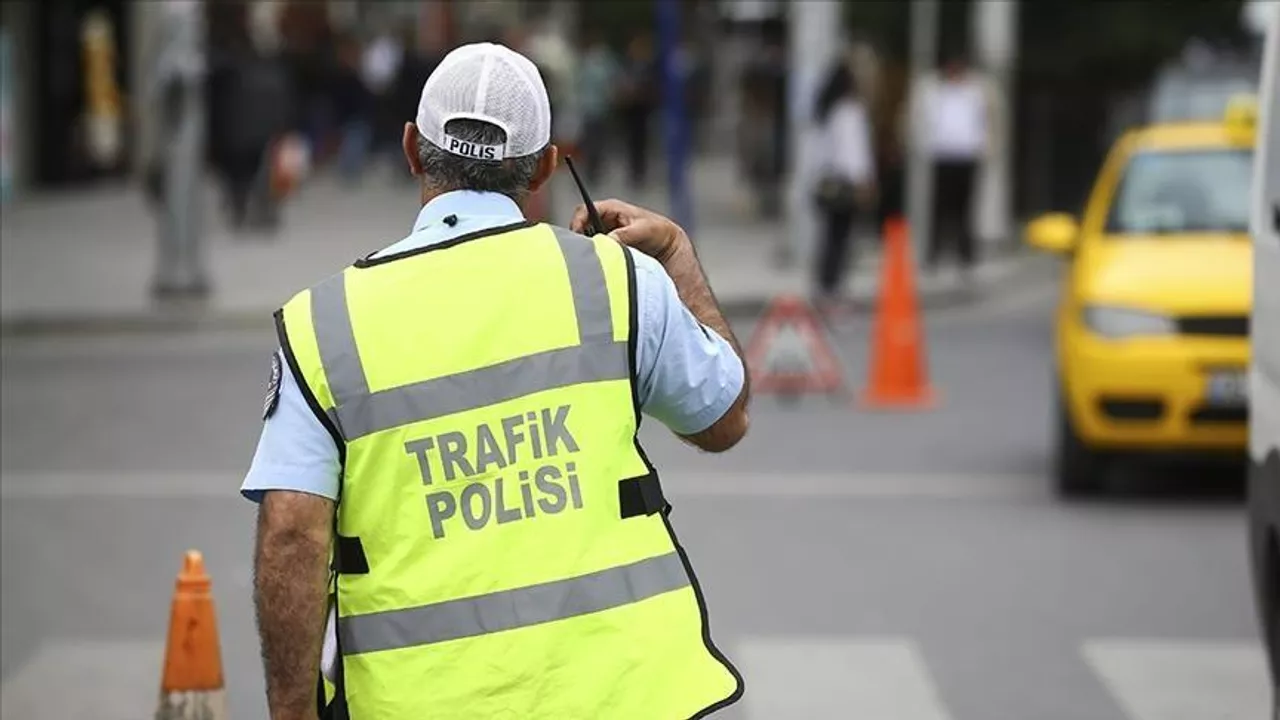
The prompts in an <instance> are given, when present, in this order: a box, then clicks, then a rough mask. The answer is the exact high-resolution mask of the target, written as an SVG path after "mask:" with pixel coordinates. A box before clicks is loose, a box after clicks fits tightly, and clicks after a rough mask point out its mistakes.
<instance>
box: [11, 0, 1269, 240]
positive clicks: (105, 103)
mask: <svg viewBox="0 0 1280 720" xmlns="http://www.w3.org/2000/svg"><path fill="white" fill-rule="evenodd" d="M678 4H679V6H680V8H681V11H682V13H683V18H682V20H683V22H682V27H681V33H682V37H683V40H682V42H681V44H680V48H679V65H680V67H681V69H682V72H684V73H685V80H686V87H685V95H686V99H687V101H686V103H685V108H686V109H687V112H688V116H689V120H690V123H691V128H692V137H693V143H692V147H693V148H694V150H695V151H696V153H699V154H736V155H738V156H739V158H740V160H741V162H742V167H743V168H744V170H745V172H744V173H743V174H742V177H743V179H744V180H745V181H746V184H747V185H749V189H750V190H751V191H753V192H754V193H755V194H756V197H757V202H756V203H755V204H756V206H757V207H758V208H759V210H760V211H761V213H763V214H764V215H772V214H775V213H776V212H777V211H778V209H779V207H780V205H781V203H780V201H779V193H780V187H781V185H780V183H781V179H782V178H783V176H784V175H785V173H786V172H787V171H788V169H789V165H790V164H789V162H788V158H789V157H792V156H793V155H792V154H791V153H789V152H788V148H787V138H788V129H787V127H786V126H787V124H788V118H789V117H791V116H789V114H788V97H791V98H792V100H793V101H794V96H788V90H787V80H788V78H789V77H790V76H791V73H792V71H793V70H794V68H792V67H790V66H791V65H793V64H794V58H795V57H797V56H796V55H794V54H789V50H788V43H789V42H790V41H791V39H792V38H793V35H790V34H789V25H790V24H791V23H793V22H794V21H795V19H796V17H797V13H798V12H800V10H799V8H801V6H802V5H803V4H800V3H791V4H789V3H786V2H780V1H777V0H739V1H738V2H733V1H732V0H680V2H679V3H678ZM818 4H821V3H818ZM838 4H839V5H840V7H839V10H838V13H839V16H840V17H841V19H842V24H843V28H831V33H832V43H836V42H842V43H853V47H854V48H855V49H856V50H857V52H858V57H860V58H861V59H860V60H859V61H858V62H857V63H856V64H857V65H858V67H859V68H860V72H861V74H862V79H863V81H864V82H863V84H864V85H865V86H866V87H867V88H868V89H869V90H871V92H870V93H869V95H871V96H872V97H873V103H872V104H873V108H874V117H875V128H874V129H875V143H876V146H877V155H878V157H880V158H881V159H882V161H883V162H882V163H881V172H882V173H885V174H887V175H889V177H888V178H887V179H888V180H889V185H890V186H893V185H895V184H897V183H900V178H899V177H898V175H896V174H895V172H896V170H897V169H898V167H899V164H900V160H901V156H902V153H903V141H902V138H901V137H899V135H900V127H901V124H900V116H901V113H902V109H903V103H904V102H905V100H904V98H906V97H907V94H908V93H907V84H908V78H909V77H910V70H911V67H910V60H911V58H910V55H909V53H910V47H909V44H910V43H909V38H910V27H911V23H912V22H913V8H919V7H921V3H911V2H890V1H888V0H886V1H883V2H881V1H863V0H859V1H857V2H854V1H852V0H847V1H845V2H842V3H838ZM999 4H1006V5H1011V6H1013V10H1011V11H1008V12H1000V11H997V12H992V11H991V10H990V8H988V9H986V10H983V9H982V8H981V7H980V6H981V5H982V3H979V2H977V0H954V1H953V0H948V1H947V2H943V3H940V5H939V8H940V9H939V12H940V16H939V22H938V27H939V28H940V32H939V34H938V36H937V38H936V43H937V48H948V47H965V48H968V49H969V50H970V51H971V52H970V55H971V56H972V58H973V59H974V60H975V62H976V63H977V65H978V66H979V67H983V66H988V69H991V70H998V71H999V72H998V73H997V75H998V77H996V80H997V83H998V85H999V86H1000V89H1001V91H1002V93H1003V96H1004V98H1005V99H1006V100H1007V101H1008V103H1009V106H1008V117H1009V119H1010V125H1009V128H1008V139H1009V141H1010V142H1009V143H1008V147H1007V148H1006V150H1007V152H1008V157H1007V158H1006V160H1007V161H1008V162H1009V163H1010V167H1011V172H1012V178H1011V182H1010V185H1011V187H1012V204H1013V207H1012V212H1013V213H1014V214H1015V215H1017V216H1026V215H1028V214H1030V213H1032V212H1035V211H1038V210H1043V209H1048V208H1053V207H1059V208H1062V207H1074V206H1075V205H1078V203H1079V201H1080V199H1081V197H1082V195H1083V193H1084V191H1085V189H1086V187H1087V185H1088V183H1089V181H1090V180H1091V178H1092V177H1093V172H1094V170H1095V169H1096V167H1097V165H1098V162H1099V160H1100V157H1101V155H1102V154H1103V153H1104V151H1105V149H1106V147H1107V146H1108V144H1109V143H1110V141H1111V140H1112V139H1113V137H1114V136H1115V134H1116V133H1117V132H1119V131H1120V130H1121V129H1122V128H1124V127H1126V126H1129V125H1131V124H1133V123H1135V122H1141V121H1144V120H1145V119H1148V118H1153V117H1162V116H1165V115H1168V114H1171V113H1173V114H1192V115H1193V114H1203V113H1208V114H1213V113H1214V112H1215V108H1216V107H1217V106H1218V105H1220V104H1221V102H1222V98H1224V97H1225V96H1227V95H1230V94H1231V93H1232V92H1235V91H1236V90H1238V89H1240V88H1247V87H1252V86H1253V85H1252V84H1253V83H1255V82H1256V77H1255V76H1256V52H1257V48H1256V47H1255V41H1254V40H1253V39H1252V37H1253V36H1252V35H1251V34H1250V33H1249V32H1248V19H1249V17H1250V12H1251V11H1250V10H1248V9H1247V7H1246V6H1248V5H1249V3H1246V2H1243V1H1242V0H1220V1H1218V2H1212V3H1150V2H1141V1H1139V0H1115V1H1113V2H1105V3H1079V2H1074V1H1073V0H1037V2H1034V3H1030V2H1010V3H990V4H989V5H999ZM200 5H202V7H203V13H204V15H205V19H206V29H207V38H208V47H207V52H208V56H209V58H210V59H211V63H212V64H217V62H218V61H219V59H220V58H221V59H223V60H226V61H227V62H237V60H235V56H236V53H240V52H242V51H243V52H248V51H249V50H250V49H252V51H253V52H254V53H257V55H258V56H261V57H265V58H268V59H272V60H275V61H278V62H280V63H282V64H283V66H285V67H287V68H288V69H289V78H290V82H291V83H292V85H293V87H292V97H293V102H294V105H295V107H294V108H293V110H294V113H293V115H292V117H293V121H294V122H295V123H297V124H298V125H299V126H300V127H301V126H305V129H306V131H307V132H308V135H309V137H310V138H311V139H312V140H313V141H314V142H315V143H316V145H315V150H316V151H317V159H319V160H320V161H321V162H322V163H323V162H324V161H327V160H328V159H332V160H334V161H335V162H336V161H337V158H338V157H339V155H340V148H342V147H343V145H344V143H343V137H344V133H345V132H346V131H347V130H352V131H353V132H360V133H362V134H361V135H360V137H363V133H364V132H365V130H366V129H365V127H364V126H363V125H360V126H358V127H357V126H356V125H354V124H353V123H354V121H353V122H351V123H349V122H347V121H348V120H352V119H353V118H356V119H360V120H361V122H363V120H364V119H369V122H370V123H371V124H370V125H369V129H370V131H371V130H372V128H374V127H380V128H383V132H386V130H385V128H386V122H388V121H389V120H388V118H396V119H397V120H398V119H399V118H407V117H409V116H410V115H411V108H412V105H411V103H412V102H413V99H414V98H415V96H416V90H415V85H420V78H424V77H425V75H426V74H427V73H429V71H430V68H431V63H432V61H433V58H438V57H439V56H441V55H442V54H443V53H444V52H446V51H447V50H448V49H449V48H450V47H451V46H453V45H455V44H457V43H459V42H464V41H467V40H472V39H477V38H505V39H508V40H511V39H512V38H513V37H514V36H513V35H512V34H511V31H512V30H514V29H518V28H522V27H529V25H528V23H529V22H530V21H531V19H536V18H546V19H548V24H549V25H550V26H551V27H553V28H554V29H555V31H556V32H559V33H561V34H562V35H563V38H564V39H565V40H566V41H567V43H568V46H569V47H571V48H582V47H584V42H585V39H586V37H587V31H588V30H590V31H591V34H592V35H594V36H597V37H599V38H601V39H602V40H603V41H604V42H605V43H607V45H608V46H609V47H610V48H611V49H612V50H613V51H614V56H615V57H616V59H617V60H618V62H619V63H620V65H621V66H622V67H623V68H624V69H625V67H626V66H627V65H628V64H630V65H631V66H632V67H633V69H635V67H638V66H636V63H639V62H642V59H640V58H637V57H631V58H630V59H629V60H630V63H628V62H627V61H628V57H627V52H628V48H629V47H632V48H634V47H635V46H634V45H633V44H632V43H633V41H635V40H636V39H637V36H641V35H644V36H652V34H653V32H654V31H655V27H654V22H655V17H656V15H655V10H654V6H653V2H652V1H648V2H625V3H605V2H590V1H588V0H526V1H524V2H520V1H517V0H483V1H470V2H462V1H459V0H422V1H411V0H410V1H388V0H327V2H316V1H311V0H203V2H201V3H200ZM163 6H164V3H161V2H129V1H128V0H65V1H60V2H5V3H2V4H0V37H2V38H3V39H0V48H2V52H3V55H4V57H5V58H6V61H5V63H4V66H3V67H4V72H5V73H6V76H5V78H4V82H3V88H4V92H3V96H2V98H3V99H2V100H0V102H2V103H3V105H2V107H3V117H4V121H3V141H2V142H3V145H2V147H3V153H2V156H3V175H4V178H5V184H6V186H8V187H7V189H9V190H11V191H12V192H24V191H28V190H31V189H37V190H38V189H47V188H59V187H73V186H81V185H84V184H86V183H94V182H100V181H103V180H104V179H109V180H113V181H114V180H118V179H121V178H128V177H131V176H139V175H140V174H141V173H142V171H143V166H144V165H145V162H146V161H145V158H146V157H148V152H149V150H150V144H151V143H152V142H153V141H154V138H155V136H156V128H155V127H154V119H152V118H151V117H150V116H149V113H147V112H145V109H146V102H147V101H146V97H145V93H144V92H142V89H143V88H144V87H145V78H146V76H147V73H148V71H149V69H150V67H151V63H152V62H153V61H152V60H151V55H150V53H151V51H152V48H151V47H150V45H151V44H152V41H151V36H152V35H153V34H154V31H155V28H156V26H157V20H156V19H157V17H158V16H159V15H160V13H161V10H162V8H163ZM1009 17H1012V18H1016V20H1015V21H1014V22H1013V23H1012V24H1011V25H1009V27H1007V28H1006V29H1005V30H1000V29H999V28H998V27H997V25H999V24H1000V23H1002V22H1005V20H1006V19H1007V18H1009ZM993 28H994V29H995V32H994V34H993V32H992V30H993ZM241 39H244V40H245V41H246V42H244V43H241V42H240V41H241ZM1006 41H1008V42H1006ZM374 43H378V45H379V47H380V50H379V51H378V52H377V53H374V52H373V51H372V50H371V49H370V45H372V44H374ZM1006 45H1007V47H1005V46H1006ZM846 46H847V45H846ZM833 47H834V45H833ZM237 48H239V49H237ZM366 50H370V52H368V53H366V52H365V51H366ZM993 51H998V55H999V56H1000V57H999V58H997V56H996V55H992V52H993ZM815 52H821V48H818V49H816V50H815ZM402 53H403V54H402ZM371 55H377V56H379V57H381V58H382V59H381V60H378V59H374V58H373V57H370V56H371ZM402 57H405V58H408V61H407V62H402V61H401V58H402ZM993 58H994V59H995V61H996V62H998V63H1002V64H1004V65H1007V67H1001V68H990V67H989V66H990V65H991V64H992V61H993ZM655 60H656V59H655ZM378 62H381V63H382V64H383V65H384V66H385V67H383V68H382V70H380V71H378V70H375V69H372V68H370V67H367V66H368V65H369V64H370V63H378ZM392 65H394V66H395V68H394V69H395V70H399V69H400V68H401V67H408V68H410V72H408V73H406V74H404V76H403V78H402V79H403V82H402V83H400V84H399V85H397V84H396V83H394V82H392V81H391V80H386V81H385V82H383V83H382V84H381V85H380V86H379V88H377V91H376V92H372V93H370V92H367V91H369V90H370V88H369V87H368V85H369V83H368V76H369V73H370V72H373V73H374V74H377V73H378V72H381V73H382V74H383V75H386V74H387V73H390V72H392V69H391V66H392ZM358 66H365V67H363V69H362V70H361V71H360V72H356V75H358V76H362V77H361V78H360V79H359V80H358V81H357V82H355V83H350V82H347V80H350V79H351V76H350V75H349V73H347V71H353V72H355V71H356V70H357V69H358ZM262 67H267V65H260V66H259V68H262ZM15 68H16V69H20V70H21V71H15ZM259 71H260V70H259ZM248 72H258V71H255V70H248ZM344 73H347V74H344ZM573 84H574V85H575V86H576V85H577V81H576V80H575V82H574V83H573ZM371 94H372V95H374V96H376V97H370V95H371ZM624 104H625V103H624ZM632 111H633V112H636V113H653V112H656V111H657V107H656V106H645V105H643V104H641V105H636V106H633V107H632ZM210 113H211V118H212V124H211V126H210V135H211V137H213V138H218V137H219V136H220V135H221V134H223V133H224V132H225V130H226V129H225V128H224V127H223V125H222V121H221V120H220V119H219V118H218V116H217V110H216V108H211V109H210ZM625 113H626V110H625V109H624V110H618V114H619V115H625ZM379 118H380V119H381V120H382V122H381V123H379V122H377V119H379ZM623 122H625V118H624V119H623ZM344 124H345V128H344V127H343V125H344ZM353 128H355V129H354V130H353ZM653 132H654V133H655V138H656V137H657V129H654V130H653ZM378 134H379V133H377V132H371V135H372V136H377V135H378ZM384 139H385V138H384ZM622 139H623V140H625V133H624V134H623V136H622ZM209 145H210V153H211V160H216V158H214V157H213V154H216V152H217V148H218V142H216V140H215V141H214V142H211V143H210V144H209ZM364 145H365V143H364V142H363V141H359V140H353V139H352V138H350V137H348V138H347V143H346V146H347V148H348V150H347V152H348V156H350V157H357V158H361V157H362V156H363V152H364V150H363V149H362V148H364ZM368 149H369V150H370V151H374V150H378V149H383V148H374V147H372V146H370V147H369V148H368ZM660 151H661V143H660V142H657V143H655V144H650V145H649V146H647V147H646V148H644V152H646V153H648V152H654V153H656V154H660ZM624 154H625V153H624ZM353 162H354V160H353ZM886 192H887V195H888V198H889V201H891V202H892V201H895V198H896V197H897V195H898V193H897V192H895V191H894V188H893V187H888V188H886Z"/></svg>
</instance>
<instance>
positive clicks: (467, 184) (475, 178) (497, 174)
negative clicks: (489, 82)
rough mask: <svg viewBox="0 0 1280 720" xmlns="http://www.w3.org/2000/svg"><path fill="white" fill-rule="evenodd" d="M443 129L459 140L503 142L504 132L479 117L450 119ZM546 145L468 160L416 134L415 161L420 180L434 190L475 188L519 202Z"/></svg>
mask: <svg viewBox="0 0 1280 720" xmlns="http://www.w3.org/2000/svg"><path fill="white" fill-rule="evenodd" d="M444 131H445V133H446V134H447V135H449V136H451V137H456V138H458V139H459V140H466V141H468V142H474V143H479V144H481V145H497V144H500V143H504V142H506V141H507V134H506V132H504V131H503V130H502V128H499V127H497V126H495V125H493V124H491V123H487V122H483V121H481V120H470V119H458V120H450V121H449V122H448V123H446V124H445V126H444ZM545 152H546V148H543V149H542V150H539V151H537V152H535V153H532V154H530V155H525V156H523V157H518V158H508V159H506V160H502V161H484V160H472V159H471V158H465V157H462V156H461V155H454V154H453V153H450V152H446V151H444V150H442V149H440V148H438V147H436V146H435V145H432V144H431V143H430V142H427V139H426V138H424V137H422V135H418V162H419V164H420V165H421V166H422V174H423V182H424V183H426V185H427V186H428V187H429V188H431V189H432V190H435V191H436V192H449V191H451V190H479V191H484V192H495V193H501V194H503V195H506V196H507V197H509V198H511V199H512V200H515V201H516V202H520V201H522V200H524V198H525V197H526V196H527V195H528V194H529V185H530V183H532V182H533V176H534V173H536V172H537V171H538V162H539V161H540V160H542V155H543V153H545Z"/></svg>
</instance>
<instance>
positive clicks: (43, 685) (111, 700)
mask: <svg viewBox="0 0 1280 720" xmlns="http://www.w3.org/2000/svg"><path fill="white" fill-rule="evenodd" d="M163 659H164V643H163V642H162V641H160V640H150V641H146V640H143V641H130V640H123V641H75V642H71V641H55V642H49V643H45V644H44V645H41V646H40V647H39V648H38V649H37V650H36V653H35V655H34V656H33V657H32V658H31V659H30V660H29V661H28V662H27V663H25V664H24V665H23V666H22V668H21V669H19V670H18V671H17V672H16V673H14V674H13V675H12V676H10V677H8V678H6V679H5V681H4V684H3V687H0V717H4V718H15V720H16V719H17V718H25V719H26V720H45V719H47V720H55V719H58V720H61V719H62V718H96V719H97V720H137V719H138V718H140V717H146V716H148V715H149V714H150V710H151V709H152V708H154V707H155V704H156V697H157V693H158V692H159V691H160V685H159V682H160V681H159V678H160V664H161V661H162V660H163Z"/></svg>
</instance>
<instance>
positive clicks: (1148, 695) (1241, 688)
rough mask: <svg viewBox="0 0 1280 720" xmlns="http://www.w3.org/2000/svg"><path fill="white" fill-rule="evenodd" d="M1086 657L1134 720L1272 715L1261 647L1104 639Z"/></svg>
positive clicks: (1250, 719)
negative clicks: (1270, 713)
mask: <svg viewBox="0 0 1280 720" xmlns="http://www.w3.org/2000/svg"><path fill="white" fill-rule="evenodd" d="M1081 653H1082V654H1083V656H1084V658H1085V661H1086V662H1087V663H1088V664H1089V665H1090V667H1092V669H1093V671H1094V672H1096V673H1097V674H1098V676H1099V678H1101V680H1102V681H1103V683H1104V684H1105V685H1106V687H1107V689H1108V690H1109V691H1110V692H1111V694H1112V696H1113V697H1114V698H1115V700H1116V702H1117V703H1118V704H1119V705H1120V706H1121V707H1122V708H1123V709H1124V711H1125V712H1126V713H1127V714H1128V716H1129V718H1130V720H1263V719H1264V718H1266V717H1269V716H1268V713H1269V712H1271V708H1270V706H1269V703H1270V680H1269V678H1268V677H1267V670H1266V660H1265V658H1264V656H1263V652H1262V649H1261V647H1260V646H1259V645H1258V644H1257V643H1253V642H1243V641H1241V642H1211V641H1175V640H1140V639H1133V640H1123V639H1107V640H1101V639H1099V640H1092V641H1089V642H1086V643H1085V644H1084V646H1083V647H1082V649H1081Z"/></svg>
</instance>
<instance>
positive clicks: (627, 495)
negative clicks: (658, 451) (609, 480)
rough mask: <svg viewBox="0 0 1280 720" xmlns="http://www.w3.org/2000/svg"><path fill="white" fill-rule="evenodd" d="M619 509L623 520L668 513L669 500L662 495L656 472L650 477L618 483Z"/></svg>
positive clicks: (650, 472) (652, 472) (653, 471)
mask: <svg viewBox="0 0 1280 720" xmlns="http://www.w3.org/2000/svg"><path fill="white" fill-rule="evenodd" d="M618 507H619V508H620V509H621V514H622V519H623V520H625V519H627V518H632V517H637V516H639V515H652V514H654V513H657V512H666V511H667V507H668V506H667V499H666V498H665V497H664V496H663V494H662V484H661V483H660V482H658V473H657V471H656V470H651V471H649V474H648V475H643V476H641V477H635V478H629V479H627V480H623V481H621V482H619V483H618Z"/></svg>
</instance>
